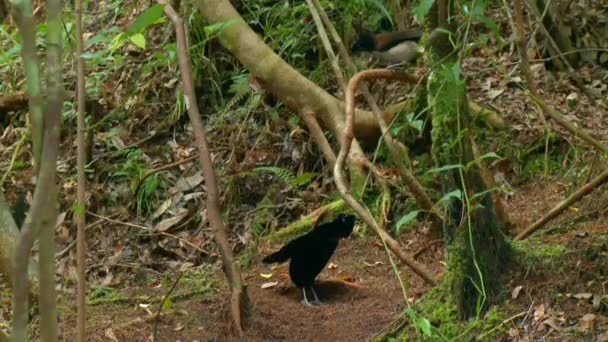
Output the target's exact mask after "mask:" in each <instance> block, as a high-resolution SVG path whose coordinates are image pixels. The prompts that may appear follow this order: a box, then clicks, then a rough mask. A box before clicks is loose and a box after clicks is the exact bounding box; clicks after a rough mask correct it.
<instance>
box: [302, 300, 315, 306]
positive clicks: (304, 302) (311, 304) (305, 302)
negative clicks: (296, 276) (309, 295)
mask: <svg viewBox="0 0 608 342" xmlns="http://www.w3.org/2000/svg"><path fill="white" fill-rule="evenodd" d="M300 303H302V304H304V305H306V306H310V307H312V306H314V305H313V304H314V302H312V303H311V302H309V301H307V300H305V299H302V301H301V302H300Z"/></svg>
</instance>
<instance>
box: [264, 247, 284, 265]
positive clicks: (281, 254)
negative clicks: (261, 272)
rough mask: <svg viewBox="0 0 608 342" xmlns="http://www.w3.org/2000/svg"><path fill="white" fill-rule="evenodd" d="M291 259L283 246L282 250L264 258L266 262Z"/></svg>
mask: <svg viewBox="0 0 608 342" xmlns="http://www.w3.org/2000/svg"><path fill="white" fill-rule="evenodd" d="M288 259H289V253H287V249H286V248H281V249H280V250H278V251H276V252H274V253H272V254H270V255H268V256H266V257H265V258H264V259H262V262H263V263H265V264H272V263H279V262H285V261H287V260H288Z"/></svg>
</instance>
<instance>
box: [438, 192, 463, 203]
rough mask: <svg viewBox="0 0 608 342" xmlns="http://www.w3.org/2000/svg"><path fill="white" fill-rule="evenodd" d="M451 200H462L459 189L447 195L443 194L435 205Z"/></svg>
mask: <svg viewBox="0 0 608 342" xmlns="http://www.w3.org/2000/svg"><path fill="white" fill-rule="evenodd" d="M452 198H456V199H462V192H461V191H460V190H459V189H456V190H454V191H450V192H448V193H447V194H445V195H444V196H443V197H442V198H441V199H440V200H439V201H437V203H438V204H439V203H441V202H445V201H448V200H450V199H452Z"/></svg>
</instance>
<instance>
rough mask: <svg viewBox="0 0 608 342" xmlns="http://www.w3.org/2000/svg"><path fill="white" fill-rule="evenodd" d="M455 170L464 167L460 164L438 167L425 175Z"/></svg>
mask: <svg viewBox="0 0 608 342" xmlns="http://www.w3.org/2000/svg"><path fill="white" fill-rule="evenodd" d="M453 169H464V166H462V165H460V164H453V165H446V166H442V167H436V168H434V169H430V170H428V171H427V172H425V173H439V172H443V171H448V170H453Z"/></svg>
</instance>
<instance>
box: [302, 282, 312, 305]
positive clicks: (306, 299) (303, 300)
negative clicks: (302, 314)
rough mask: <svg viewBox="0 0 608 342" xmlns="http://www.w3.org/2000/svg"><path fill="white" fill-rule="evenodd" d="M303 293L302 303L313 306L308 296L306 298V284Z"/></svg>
mask: <svg viewBox="0 0 608 342" xmlns="http://www.w3.org/2000/svg"><path fill="white" fill-rule="evenodd" d="M302 293H303V294H304V299H302V302H301V303H302V304H304V305H306V306H312V304H310V302H309V301H308V298H306V286H304V287H302Z"/></svg>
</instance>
